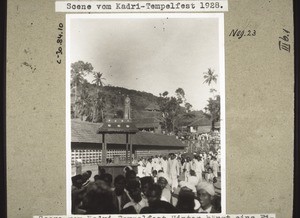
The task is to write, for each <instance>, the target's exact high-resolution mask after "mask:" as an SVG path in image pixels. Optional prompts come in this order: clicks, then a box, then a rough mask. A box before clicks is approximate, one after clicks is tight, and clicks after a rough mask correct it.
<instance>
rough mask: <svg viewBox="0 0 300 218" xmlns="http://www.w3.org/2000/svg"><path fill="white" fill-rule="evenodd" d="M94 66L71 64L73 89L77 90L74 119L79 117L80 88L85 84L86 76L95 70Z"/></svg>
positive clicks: (89, 64)
mask: <svg viewBox="0 0 300 218" xmlns="http://www.w3.org/2000/svg"><path fill="white" fill-rule="evenodd" d="M93 69H94V68H93V66H92V64H91V63H88V62H83V61H77V62H75V63H72V64H71V88H72V87H74V88H75V110H74V117H75V118H76V117H77V113H78V104H77V103H76V102H78V97H79V92H78V89H79V86H80V85H81V84H82V83H83V82H84V76H85V75H86V74H88V73H90V72H92V70H93Z"/></svg>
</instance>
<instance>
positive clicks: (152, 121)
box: [132, 117, 160, 129]
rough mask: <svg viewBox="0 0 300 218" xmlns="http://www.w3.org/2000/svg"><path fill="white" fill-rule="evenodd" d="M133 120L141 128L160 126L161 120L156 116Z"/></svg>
mask: <svg viewBox="0 0 300 218" xmlns="http://www.w3.org/2000/svg"><path fill="white" fill-rule="evenodd" d="M132 122H133V123H134V125H135V126H136V127H137V128H139V129H141V128H157V127H159V122H160V120H159V119H158V118H155V117H149V118H138V119H132Z"/></svg>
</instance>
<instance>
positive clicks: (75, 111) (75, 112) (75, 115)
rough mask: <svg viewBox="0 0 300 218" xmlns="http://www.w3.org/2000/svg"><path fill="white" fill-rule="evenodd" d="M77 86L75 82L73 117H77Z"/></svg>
mask: <svg viewBox="0 0 300 218" xmlns="http://www.w3.org/2000/svg"><path fill="white" fill-rule="evenodd" d="M77 101H78V86H77V84H75V110H74V118H77V117H78V103H77Z"/></svg>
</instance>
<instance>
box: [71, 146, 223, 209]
mask: <svg viewBox="0 0 300 218" xmlns="http://www.w3.org/2000/svg"><path fill="white" fill-rule="evenodd" d="M123 171H124V172H123V175H118V176H116V177H115V178H113V176H112V175H111V174H109V173H107V172H105V170H104V169H101V170H100V172H99V175H98V174H97V175H95V176H94V178H93V180H92V178H91V176H92V172H91V171H86V172H84V173H82V174H79V175H76V176H73V177H72V213H73V214H147V213H220V212H221V180H220V155H219V154H218V153H215V154H213V153H212V152H210V153H207V154H206V153H201V154H196V155H193V156H184V155H181V154H174V153H170V154H169V155H168V156H155V157H149V158H147V159H146V158H141V159H140V160H139V161H138V169H137V172H135V171H134V170H133V169H132V168H131V167H130V166H128V167H125V168H124V170H123Z"/></svg>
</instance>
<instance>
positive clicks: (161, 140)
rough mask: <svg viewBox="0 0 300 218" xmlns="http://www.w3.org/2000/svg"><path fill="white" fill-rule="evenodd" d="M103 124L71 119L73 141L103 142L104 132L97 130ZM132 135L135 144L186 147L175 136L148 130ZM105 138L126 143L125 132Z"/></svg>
mask: <svg viewBox="0 0 300 218" xmlns="http://www.w3.org/2000/svg"><path fill="white" fill-rule="evenodd" d="M101 125H102V124H99V123H89V122H82V121H77V120H72V121H71V142H74V143H101V142H102V134H97V130H98V129H99V127H100V126H101ZM131 137H132V144H133V145H134V146H160V147H161V146H168V147H172V149H173V148H174V147H177V148H178V149H181V148H184V147H186V146H185V145H184V144H183V143H182V142H181V141H180V140H179V139H176V137H175V136H168V135H163V134H155V133H148V132H138V133H136V134H134V135H131ZM105 140H106V142H107V143H108V144H116V145H117V144H125V142H126V136H125V134H106V135H105Z"/></svg>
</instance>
